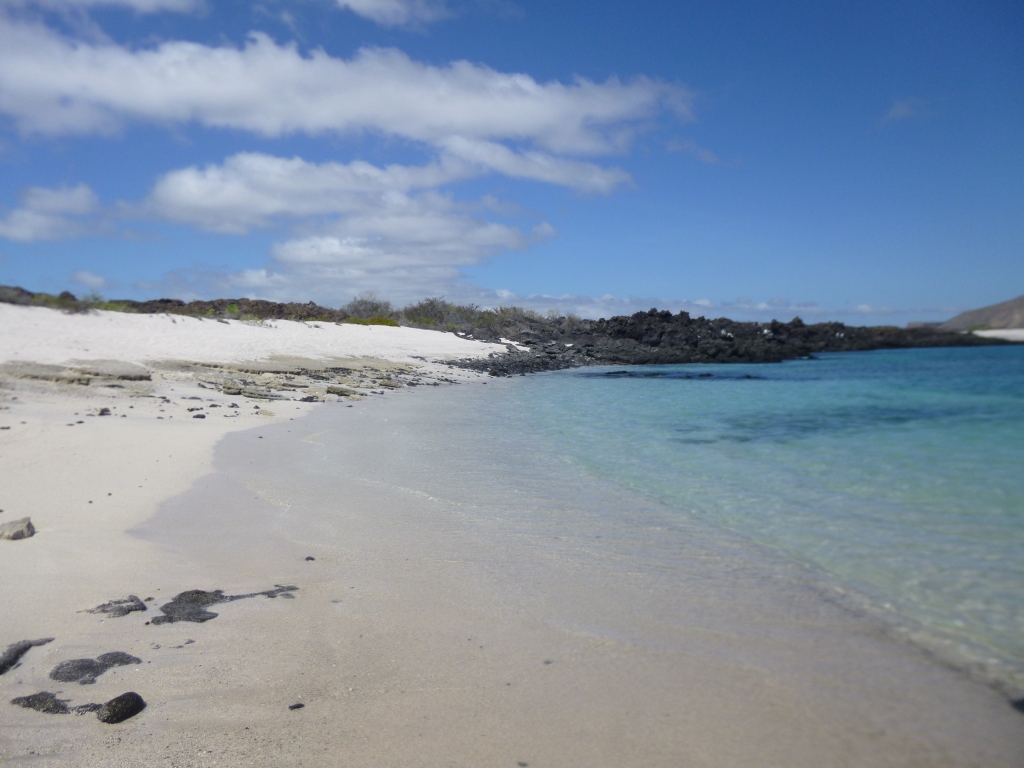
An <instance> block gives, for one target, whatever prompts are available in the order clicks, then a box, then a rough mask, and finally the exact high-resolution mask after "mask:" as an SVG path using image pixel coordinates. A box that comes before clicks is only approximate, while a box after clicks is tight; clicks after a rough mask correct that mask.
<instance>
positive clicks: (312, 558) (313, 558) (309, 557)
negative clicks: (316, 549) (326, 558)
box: [306, 555, 316, 561]
mask: <svg viewBox="0 0 1024 768" xmlns="http://www.w3.org/2000/svg"><path fill="white" fill-rule="evenodd" d="M306 560H310V561H312V560H316V558H315V557H312V556H308V555H307V557H306Z"/></svg>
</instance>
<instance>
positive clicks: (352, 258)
mask: <svg viewBox="0 0 1024 768" xmlns="http://www.w3.org/2000/svg"><path fill="white" fill-rule="evenodd" d="M304 200H305V198H303V200H299V201H297V202H296V206H297V207H301V208H303V209H304V210H308V208H306V205H307V203H306V202H304ZM345 202H346V205H347V207H346V209H345V211H344V213H343V215H340V216H337V217H333V218H331V219H329V220H326V221H321V222H319V223H318V224H317V225H316V226H315V227H314V229H316V230H317V231H316V232H314V233H311V234H308V235H305V236H297V237H293V238H291V239H288V240H285V241H283V242H279V243H277V244H276V245H275V246H274V247H273V249H272V252H271V256H272V259H271V261H270V263H269V264H268V265H267V266H266V267H264V268H261V269H249V270H244V271H241V272H237V273H233V274H222V275H218V276H211V275H208V274H207V275H200V276H198V278H197V279H198V281H199V282H200V283H201V285H193V286H192V287H188V286H187V285H183V284H182V283H181V282H180V280H181V279H182V278H181V276H180V275H178V276H174V280H176V281H178V282H175V283H174V284H173V288H174V289H175V290H177V291H179V292H180V291H182V290H184V291H185V292H186V293H196V294H202V293H209V292H218V291H220V292H227V293H238V292H242V293H245V294H246V295H250V296H259V297H262V298H270V299H276V300H287V301H291V300H294V298H295V297H296V296H311V297H313V298H315V299H316V300H318V301H323V302H330V303H333V304H339V303H342V302H343V301H345V300H347V299H348V298H351V297H352V296H355V295H356V294H358V293H361V292H363V291H367V290H372V291H375V292H377V293H381V294H383V295H385V296H387V297H389V298H391V299H393V300H396V301H413V300H415V299H418V298H422V297H423V296H427V295H437V294H442V293H446V292H447V291H448V290H450V289H451V287H452V286H453V285H455V284H457V283H458V281H459V280H460V279H461V276H462V269H463V268H465V267H467V266H469V265H472V264H476V263H479V262H480V261H481V260H482V259H484V258H486V257H488V256H490V255H492V254H495V253H499V252H503V251H507V250H522V249H524V248H527V247H529V246H530V245H531V244H532V243H535V242H538V241H540V240H544V239H547V238H550V237H554V236H555V234H556V232H555V229H554V227H552V226H551V225H550V224H548V223H546V222H542V223H541V224H539V225H537V226H535V227H534V228H533V229H532V230H531V231H529V232H527V231H524V230H522V229H520V228H517V227H514V226H509V225H507V224H502V223H499V222H494V221H488V220H485V219H480V218H475V217H474V216H472V215H470V214H469V212H468V211H469V210H470V209H472V208H473V206H466V205H464V204H460V203H458V202H455V201H454V200H452V199H451V198H449V197H447V196H445V195H442V194H439V193H438V192H436V191H434V190H426V191H420V192H414V193H406V192H401V191H397V190H394V189H392V190H388V191H385V192H383V193H380V194H377V193H373V194H367V195H361V196H360V195H354V196H352V197H350V198H346V200H345ZM275 204H276V203H275ZM212 218H213V217H212V216H211V220H212Z"/></svg>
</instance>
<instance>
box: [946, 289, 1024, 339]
mask: <svg viewBox="0 0 1024 768" xmlns="http://www.w3.org/2000/svg"><path fill="white" fill-rule="evenodd" d="M939 327H940V328H942V329H943V330H945V331H967V330H983V329H987V328H1024V296H1018V297H1017V298H1016V299H1010V300H1009V301H1004V302H1002V303H1000V304H993V305H991V306H988V307H982V308H981V309H972V310H969V311H967V312H961V313H960V314H959V315H957V316H956V317H954V318H953V319H952V320H947V321H946V322H944V323H943V324H942V325H940V326H939Z"/></svg>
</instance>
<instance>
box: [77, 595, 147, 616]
mask: <svg viewBox="0 0 1024 768" xmlns="http://www.w3.org/2000/svg"><path fill="white" fill-rule="evenodd" d="M144 610H146V604H145V603H143V602H142V601H141V600H139V598H137V597H136V596H135V595H128V597H123V598H121V599H120V600H111V601H110V602H109V603H104V604H103V605H97V606H96V607H95V608H90V609H89V610H87V611H86V613H105V614H107V616H109V617H110V618H112V619H119V618H121V617H122V616H127V615H128V614H129V613H131V612H132V611H144Z"/></svg>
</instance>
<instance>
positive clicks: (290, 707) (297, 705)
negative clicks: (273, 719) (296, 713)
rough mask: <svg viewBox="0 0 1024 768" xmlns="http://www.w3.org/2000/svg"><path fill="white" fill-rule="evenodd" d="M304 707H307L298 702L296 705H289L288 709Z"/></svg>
mask: <svg viewBox="0 0 1024 768" xmlns="http://www.w3.org/2000/svg"><path fill="white" fill-rule="evenodd" d="M304 706H306V705H305V704H302V703H301V702H297V703H295V704H289V705H288V709H302V708H303V707H304Z"/></svg>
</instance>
